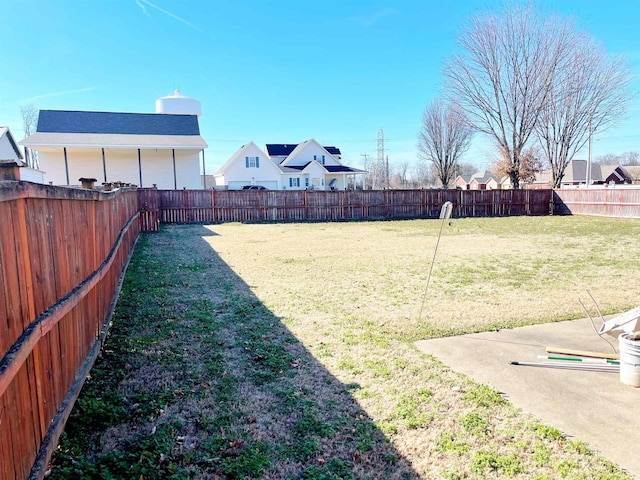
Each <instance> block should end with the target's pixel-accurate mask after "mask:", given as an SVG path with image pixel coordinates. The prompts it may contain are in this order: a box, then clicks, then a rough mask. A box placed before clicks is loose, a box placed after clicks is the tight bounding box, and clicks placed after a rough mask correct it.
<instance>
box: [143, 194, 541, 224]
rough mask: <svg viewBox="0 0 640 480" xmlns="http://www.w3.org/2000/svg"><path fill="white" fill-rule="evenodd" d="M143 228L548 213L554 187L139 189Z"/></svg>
mask: <svg viewBox="0 0 640 480" xmlns="http://www.w3.org/2000/svg"><path fill="white" fill-rule="evenodd" d="M138 199H139V203H140V210H141V224H142V229H143V230H144V231H154V230H157V228H158V225H159V224H160V223H206V222H212V223H218V222H268V221H278V222H288V221H330V220H383V219H394V218H398V219H400V218H435V217H437V216H438V215H439V213H440V208H441V207H442V204H443V203H444V202H447V201H449V202H452V203H453V205H454V207H453V215H454V216H457V217H490V216H508V215H548V214H549V213H550V208H552V206H551V200H552V191H551V190H347V191H314V190H271V191H270V190H266V191H265V190H242V191H238V190H235V191H234V190H226V191H218V190H155V189H140V190H138Z"/></svg>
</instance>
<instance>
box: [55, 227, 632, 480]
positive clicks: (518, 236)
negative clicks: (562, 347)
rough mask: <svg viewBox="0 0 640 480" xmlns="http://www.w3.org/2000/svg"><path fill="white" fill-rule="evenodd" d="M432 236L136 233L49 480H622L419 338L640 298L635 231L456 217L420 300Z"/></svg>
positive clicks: (301, 231) (325, 230)
mask: <svg viewBox="0 0 640 480" xmlns="http://www.w3.org/2000/svg"><path fill="white" fill-rule="evenodd" d="M439 227H440V223H439V222H438V221H408V222H380V223H332V224H288V225H282V224H274V225H240V224H228V225H215V226H207V227H203V226H176V227H165V228H163V230H162V231H161V233H159V234H156V235H148V236H144V237H142V239H141V241H140V242H139V245H138V247H137V251H136V254H135V256H134V259H133V261H132V264H131V266H130V269H129V272H128V274H127V279H126V284H125V287H124V289H123V293H122V296H121V299H120V302H119V304H118V308H117V310H116V314H115V317H114V321H113V326H112V328H111V331H110V335H109V338H108V340H107V343H106V346H105V351H104V354H103V356H102V358H101V359H100V360H99V361H98V363H97V364H96V367H95V368H94V370H93V371H92V374H91V378H90V379H89V380H88V382H87V384H86V386H85V389H84V390H83V394H82V395H81V398H80V399H79V401H78V404H77V407H76V409H75V410H74V412H73V414H72V417H71V420H70V422H69V424H68V427H67V431H66V432H65V434H64V438H63V440H62V442H61V445H60V447H59V450H58V453H57V455H56V458H55V465H54V468H53V469H52V477H51V478H83V477H90V478H105V479H106V478H127V479H129V478H145V479H149V478H202V479H204V478H271V479H281V478H282V479H285V478H291V479H298V478H302V479H330V478H424V479H432V478H449V479H457V478H507V477H508V478H538V479H546V478H601V479H605V478H606V479H616V478H620V479H622V478H627V477H626V476H625V475H624V473H622V472H620V471H619V470H618V469H616V468H615V467H614V466H612V465H611V464H609V463H608V462H607V461H606V460H604V459H602V458H599V457H597V456H595V455H592V454H591V452H589V451H588V449H587V448H586V447H585V446H584V445H583V444H581V443H580V442H579V441H572V440H568V439H566V438H565V437H564V436H563V435H562V434H561V432H558V431H557V430H554V429H553V428H552V427H549V426H544V425H541V424H539V423H538V422H537V421H536V420H535V419H532V418H530V417H527V416H524V415H522V414H521V413H519V412H518V411H517V410H516V409H515V408H514V407H513V406H512V405H510V404H509V403H508V402H506V401H505V400H504V399H503V398H502V397H501V396H500V395H499V394H498V393H497V392H495V391H493V390H492V389H490V388H488V387H486V386H483V385H478V384H475V383H474V382H472V381H470V380H469V379H467V378H464V377H462V376H460V375H458V374H455V373H454V372H452V371H450V370H449V369H448V368H447V367H446V366H444V365H442V364H441V363H440V362H438V361H436V360H435V359H433V358H431V357H428V356H425V355H423V354H421V353H420V352H418V351H417V350H416V349H415V348H414V347H413V345H412V342H413V341H414V340H417V339H422V338H430V337H435V336H442V335H452V334H456V333H462V332H469V331H480V330H486V329H491V328H496V327H498V326H515V325H521V324H526V323H535V322H545V321H554V320H558V319H563V318H575V317H577V316H582V315H583V313H582V309H581V307H580V305H579V304H578V302H577V298H578V297H582V298H584V297H585V294H584V290H585V289H589V290H590V291H591V292H592V294H593V295H594V296H595V298H596V299H598V301H599V303H600V306H601V308H602V309H603V310H604V311H605V312H607V311H614V310H620V309H623V308H627V307H629V306H631V305H633V304H635V302H636V298H637V295H636V292H634V291H629V289H628V288H627V287H628V285H633V284H635V283H637V282H638V280H640V266H639V265H637V264H636V262H633V261H629V259H630V258H634V257H636V256H637V255H638V253H639V252H638V250H639V247H638V246H636V244H637V238H638V234H639V233H640V225H638V224H637V222H633V221H619V220H611V219H589V218H573V217H570V218H569V217H563V218H557V217H556V218H553V217H549V218H546V217H545V218H517V219H511V218H508V219H484V220H474V219H461V220H455V221H454V222H453V225H452V226H451V227H447V228H445V230H444V232H443V237H442V239H441V242H440V247H439V251H438V255H437V257H436V260H435V264H434V268H433V276H432V278H431V285H430V287H429V291H428V292H427V294H426V297H425V285H426V280H427V274H428V271H429V266H430V262H431V260H432V257H433V251H434V247H435V242H436V238H437V234H438V231H439ZM621 252H624V255H621ZM603 279H606V281H605V280H603ZM423 301H424V308H423V310H422V311H423V315H422V316H419V312H420V310H421V307H422V302H423Z"/></svg>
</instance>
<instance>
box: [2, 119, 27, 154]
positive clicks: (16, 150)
mask: <svg viewBox="0 0 640 480" xmlns="http://www.w3.org/2000/svg"><path fill="white" fill-rule="evenodd" d="M3 138H6V139H7V140H8V141H9V144H10V145H11V148H12V149H13V151H14V153H15V154H16V160H22V158H23V157H22V152H21V151H20V149H19V148H18V145H17V144H16V141H15V140H14V138H13V135H11V130H9V127H0V141H2V139H3ZM2 160H11V159H9V158H3V159H2Z"/></svg>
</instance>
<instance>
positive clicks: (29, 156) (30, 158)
mask: <svg viewBox="0 0 640 480" xmlns="http://www.w3.org/2000/svg"><path fill="white" fill-rule="evenodd" d="M20 113H21V114H22V129H23V130H24V136H25V137H28V136H29V135H31V134H32V133H35V131H36V126H37V125H38V109H37V108H36V106H35V105H34V104H33V103H28V104H26V105H21V106H20ZM35 153H36V152H33V151H31V150H29V149H28V148H27V147H25V149H24V157H25V162H26V163H27V165H28V166H30V167H32V168H38V157H37V155H36V154H35Z"/></svg>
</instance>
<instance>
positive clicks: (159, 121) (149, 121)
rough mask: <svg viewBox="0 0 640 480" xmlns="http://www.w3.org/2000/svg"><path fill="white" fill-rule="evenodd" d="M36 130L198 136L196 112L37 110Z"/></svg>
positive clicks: (47, 131)
mask: <svg viewBox="0 0 640 480" xmlns="http://www.w3.org/2000/svg"><path fill="white" fill-rule="evenodd" d="M37 132H46V133H96V134H116V135H118V134H119V135H200V128H199V126H198V117H197V116H196V115H172V114H164V113H119V112H85V111H70V110H40V115H39V116H38V127H37Z"/></svg>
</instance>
